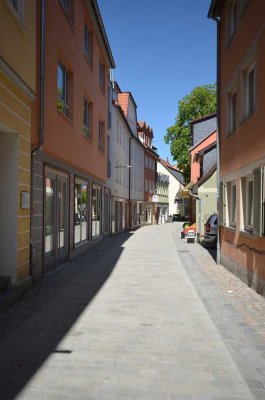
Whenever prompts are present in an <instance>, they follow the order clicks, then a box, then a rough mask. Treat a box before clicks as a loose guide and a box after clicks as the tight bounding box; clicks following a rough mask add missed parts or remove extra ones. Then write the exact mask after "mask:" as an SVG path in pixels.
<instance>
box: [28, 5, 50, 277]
mask: <svg viewBox="0 0 265 400" xmlns="http://www.w3.org/2000/svg"><path fill="white" fill-rule="evenodd" d="M40 3H41V5H40V65H39V67H40V70H39V71H40V78H39V84H40V107H39V113H40V114H39V115H40V126H39V143H38V145H37V146H36V147H34V148H33V149H32V150H31V185H30V221H31V222H30V268H31V274H32V266H33V244H32V221H33V186H34V185H33V175H34V158H35V156H36V153H37V152H38V151H40V150H42V147H43V144H44V82H45V8H46V2H45V0H40Z"/></svg>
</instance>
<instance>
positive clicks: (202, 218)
mask: <svg viewBox="0 0 265 400" xmlns="http://www.w3.org/2000/svg"><path fill="white" fill-rule="evenodd" d="M216 129H217V120H216V114H215V113H214V114H210V115H207V116H204V117H201V118H198V119H196V120H194V121H192V122H191V138H192V147H191V149H190V185H189V194H190V195H191V204H192V212H191V215H192V221H195V222H196V228H197V234H198V235H197V237H198V239H199V240H201V239H203V235H204V226H205V223H206V221H207V219H208V217H209V216H210V215H211V214H213V213H216V212H217V149H216V145H217V142H216V134H217V133H216Z"/></svg>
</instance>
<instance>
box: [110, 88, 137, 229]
mask: <svg viewBox="0 0 265 400" xmlns="http://www.w3.org/2000/svg"><path fill="white" fill-rule="evenodd" d="M111 103H112V104H111V108H110V110H111V121H112V122H111V130H110V132H109V136H110V140H109V155H110V160H111V172H110V177H109V180H108V187H109V188H110V189H111V222H110V225H111V233H112V234H115V233H118V232H122V231H124V230H126V229H130V228H132V227H136V226H139V225H141V213H142V211H141V209H142V207H141V203H142V202H143V197H144V193H143V184H144V183H143V182H144V166H143V163H144V148H143V146H142V145H141V143H140V142H139V140H138V137H137V116H136V104H135V102H134V100H133V98H132V95H131V94H130V93H128V92H126V93H123V92H121V90H120V88H119V86H118V84H117V83H113V87H112V102H111Z"/></svg>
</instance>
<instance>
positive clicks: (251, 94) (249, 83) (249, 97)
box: [246, 66, 256, 117]
mask: <svg viewBox="0 0 265 400" xmlns="http://www.w3.org/2000/svg"><path fill="white" fill-rule="evenodd" d="M255 70H256V68H255V66H252V67H251V68H250V69H249V70H248V71H247V72H246V117H249V116H250V115H251V114H252V113H253V112H254V111H255V107H256V93H255V92H256V88H255V86H256V85H255V81H256V71H255Z"/></svg>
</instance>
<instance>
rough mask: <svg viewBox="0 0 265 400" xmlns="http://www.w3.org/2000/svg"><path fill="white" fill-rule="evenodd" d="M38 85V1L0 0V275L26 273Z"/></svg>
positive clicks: (19, 278)
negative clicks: (32, 134) (32, 125)
mask: <svg viewBox="0 0 265 400" xmlns="http://www.w3.org/2000/svg"><path fill="white" fill-rule="evenodd" d="M35 87H36V1H35V0H25V1H23V0H21V1H17V2H14V1H11V0H0V154H1V157H0V185H1V196H0V221H1V224H0V280H1V281H2V287H3V286H4V284H3V281H5V280H6V282H7V285H9V284H12V285H16V286H18V287H21V288H26V287H29V286H30V285H31V278H30V259H29V257H30V179H31V107H32V102H33V100H34V98H35Z"/></svg>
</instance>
